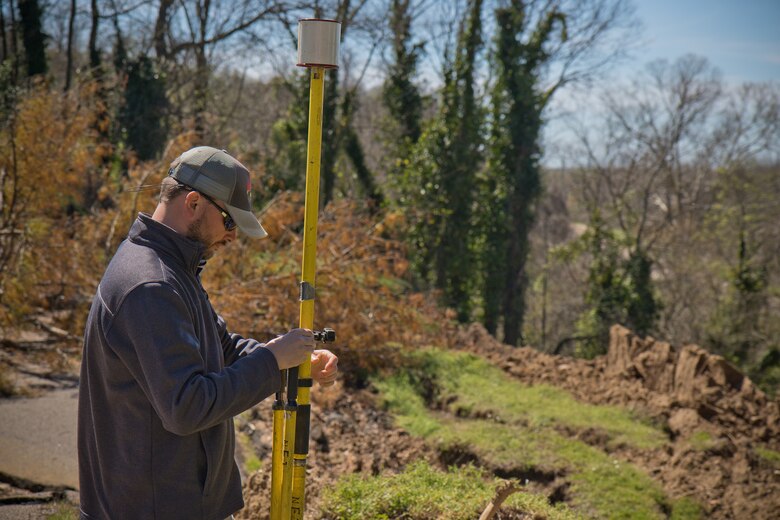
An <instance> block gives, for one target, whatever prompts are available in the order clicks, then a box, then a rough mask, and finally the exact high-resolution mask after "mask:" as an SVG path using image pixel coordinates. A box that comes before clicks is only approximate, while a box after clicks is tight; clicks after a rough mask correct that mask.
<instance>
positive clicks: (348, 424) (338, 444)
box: [236, 385, 432, 520]
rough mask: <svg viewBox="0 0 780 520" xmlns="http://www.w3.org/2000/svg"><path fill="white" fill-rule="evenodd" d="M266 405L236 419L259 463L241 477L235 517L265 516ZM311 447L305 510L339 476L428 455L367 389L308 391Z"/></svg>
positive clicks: (379, 470)
mask: <svg viewBox="0 0 780 520" xmlns="http://www.w3.org/2000/svg"><path fill="white" fill-rule="evenodd" d="M272 424H273V423H272V410H271V403H270V400H268V402H266V403H263V404H262V405H261V406H258V407H256V408H255V409H254V410H253V414H252V417H251V418H250V419H249V420H248V421H246V422H244V423H243V424H237V426H239V427H240V430H241V432H242V433H244V434H248V435H250V437H251V439H252V445H253V448H254V450H255V452H256V453H257V454H258V457H259V458H260V459H261V460H262V461H264V462H263V468H262V469H261V470H259V471H256V472H255V473H253V474H252V475H250V476H249V477H248V478H246V479H245V480H244V482H245V484H244V500H245V502H246V507H244V509H243V510H241V511H240V512H239V513H238V514H237V515H236V518H237V519H239V520H240V519H247V520H249V519H261V520H262V519H267V518H269V513H270V508H269V504H270V503H271V498H270V487H271V464H270V461H271V450H272V435H271V434H272ZM311 441H312V442H311V448H310V452H309V458H308V470H307V479H306V504H307V506H306V509H307V511H315V510H316V509H317V505H318V502H319V500H320V495H321V491H322V489H323V487H324V486H325V485H327V484H333V483H334V482H336V480H337V479H338V477H339V476H342V475H349V474H355V473H362V474H367V475H378V474H379V473H382V472H384V471H400V470H402V469H403V468H404V467H405V466H406V465H407V464H409V463H410V462H413V461H416V460H421V459H426V460H431V456H432V454H431V453H429V450H428V449H427V448H426V446H425V445H424V443H423V442H422V441H421V440H420V439H417V438H414V437H412V436H410V435H409V434H408V433H407V432H406V431H404V430H401V429H399V428H397V427H395V426H394V425H393V418H392V417H391V416H390V415H389V414H388V413H386V412H384V411H382V410H381V409H379V407H378V406H377V403H376V399H375V396H374V395H373V394H371V393H370V392H369V391H368V390H365V389H363V390H355V389H344V388H343V387H342V386H340V385H337V386H336V387H335V388H332V389H328V390H322V389H319V388H315V390H314V392H312V431H311Z"/></svg>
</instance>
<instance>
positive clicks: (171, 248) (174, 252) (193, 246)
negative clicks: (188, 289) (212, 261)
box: [127, 213, 206, 274]
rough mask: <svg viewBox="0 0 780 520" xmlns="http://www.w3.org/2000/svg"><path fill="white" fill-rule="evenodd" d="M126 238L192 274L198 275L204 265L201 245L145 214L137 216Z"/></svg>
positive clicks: (203, 248)
mask: <svg viewBox="0 0 780 520" xmlns="http://www.w3.org/2000/svg"><path fill="white" fill-rule="evenodd" d="M127 238H128V240H130V241H131V242H133V243H134V244H138V245H142V246H146V247H149V248H151V249H154V250H155V251H158V252H160V253H163V254H165V255H167V256H170V257H172V258H173V259H174V260H176V261H177V262H179V263H181V264H182V265H183V266H184V267H185V268H186V269H187V270H188V271H189V272H191V273H193V274H197V273H199V271H200V269H199V267H200V268H202V264H203V263H205V262H204V261H203V253H204V252H205V249H206V248H205V247H204V246H203V244H201V243H200V242H198V241H197V240H192V239H191V238H187V237H186V236H184V235H182V234H181V233H179V232H177V231H175V230H174V229H173V228H170V227H168V226H166V225H165V224H163V223H162V222H158V221H156V220H154V219H153V218H152V217H151V215H149V214H147V213H139V214H138V218H137V219H136V220H135V222H133V225H132V227H131V228H130V232H129V233H128V235H127Z"/></svg>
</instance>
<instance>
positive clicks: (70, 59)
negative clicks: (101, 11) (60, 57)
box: [65, 0, 76, 92]
mask: <svg viewBox="0 0 780 520" xmlns="http://www.w3.org/2000/svg"><path fill="white" fill-rule="evenodd" d="M75 20H76V0H70V18H69V19H68V51H67V63H66V65H65V92H67V91H68V90H70V82H71V79H72V75H73V24H74V22H75Z"/></svg>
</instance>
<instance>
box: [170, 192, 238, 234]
mask: <svg viewBox="0 0 780 520" xmlns="http://www.w3.org/2000/svg"><path fill="white" fill-rule="evenodd" d="M179 186H181V187H182V188H186V189H187V190H189V191H198V190H196V189H194V188H193V187H192V186H188V185H186V184H181V183H180V184H179ZM198 193H199V194H200V195H203V198H204V199H206V200H207V201H209V202H211V204H213V205H214V207H215V208H217V209H218V210H219V212H220V213H221V214H222V223H223V224H225V231H233V230H234V229H236V226H237V225H238V224H236V221H235V220H233V217H231V216H230V214H229V213H228V212H227V211H225V210H224V209H222V208H221V207H220V206H219V204H217V203H216V202H214V199H212V198H211V197H209V196H208V195H206V194H205V193H203V192H202V191H198Z"/></svg>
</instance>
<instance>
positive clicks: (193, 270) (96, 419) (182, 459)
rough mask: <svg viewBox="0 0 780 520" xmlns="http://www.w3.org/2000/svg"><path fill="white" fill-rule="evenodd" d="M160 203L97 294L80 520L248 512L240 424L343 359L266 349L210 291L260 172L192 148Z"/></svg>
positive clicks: (141, 220)
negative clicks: (292, 374) (218, 308)
mask: <svg viewBox="0 0 780 520" xmlns="http://www.w3.org/2000/svg"><path fill="white" fill-rule="evenodd" d="M168 174H169V175H168V177H167V178H166V179H165V180H164V181H163V184H162V189H161V192H160V202H159V204H158V206H157V208H156V209H155V211H154V214H153V215H151V216H149V215H147V214H143V213H141V214H140V215H139V216H138V218H137V220H136V221H135V222H134V223H133V225H132V227H131V229H130V232H129V234H128V237H127V239H126V240H125V241H124V242H123V243H122V244H121V245H120V247H119V249H118V250H117V252H116V254H115V255H114V257H113V259H112V260H111V263H110V264H109V266H108V268H107V269H106V272H105V274H104V276H103V279H102V280H101V282H100V285H99V286H98V288H97V292H96V294H95V298H94V300H93V302H92V308H91V310H90V313H89V318H88V320H87V326H86V331H85V336H84V352H83V360H82V367H81V380H80V386H79V415H78V430H79V431H78V448H79V482H80V494H81V518H82V519H101V520H107V519H124V518H127V519H165V520H169V519H179V518H181V519H196V518H199V519H206V520H221V519H223V518H226V517H230V516H231V515H232V514H233V513H234V512H236V511H237V510H239V509H241V508H242V507H243V505H244V503H243V499H242V496H241V482H240V477H239V473H238V467H237V466H236V463H235V460H234V447H235V437H234V431H233V417H234V416H235V415H237V414H239V413H241V412H242V411H244V410H246V409H248V408H250V407H252V406H254V405H255V404H257V403H258V402H260V401H262V400H263V399H265V398H266V397H268V396H269V395H271V394H272V393H274V392H276V391H277V390H278V389H279V387H280V384H281V380H280V379H281V378H280V370H282V369H286V368H290V367H293V366H297V365H299V364H301V363H302V362H303V361H304V360H305V359H306V358H307V357H308V356H310V357H311V360H312V377H313V379H314V380H315V381H317V382H319V383H320V384H321V385H330V384H333V382H334V380H335V378H336V372H337V362H338V359H337V358H336V356H335V355H334V354H332V353H331V352H329V351H327V350H314V339H313V333H312V331H310V330H306V329H294V330H292V331H290V332H288V333H287V334H285V335H283V336H280V337H277V338H275V339H273V340H271V341H269V342H268V343H266V344H264V345H263V344H261V343H258V342H257V341H255V340H253V339H246V338H242V337H241V336H239V335H237V334H233V333H230V332H228V330H227V327H226V325H225V321H224V320H223V319H222V318H221V317H220V316H218V315H217V314H216V313H215V312H214V309H213V308H212V307H211V304H210V303H209V300H208V295H207V294H206V292H205V291H204V290H203V287H202V285H201V283H200V271H201V269H202V267H203V264H204V262H205V260H206V259H208V258H210V257H211V256H212V255H214V254H215V253H216V252H217V251H218V250H219V249H220V248H221V247H222V246H224V245H227V244H228V243H230V242H232V241H233V240H235V238H236V234H237V229H236V228H237V227H238V228H240V229H241V231H242V232H244V233H246V234H247V235H249V236H251V237H255V238H261V237H264V236H265V235H266V233H265V230H264V229H263V228H262V226H261V225H260V222H259V221H258V220H257V218H256V217H255V216H254V215H253V214H252V212H251V205H250V202H249V191H250V181H249V172H248V171H247V169H246V168H245V167H244V166H243V165H242V164H241V163H240V162H238V161H237V160H236V159H234V158H233V157H231V156H230V155H228V154H227V153H226V152H225V151H221V150H217V149H215V148H210V147H198V148H193V149H192V150H189V151H187V152H185V153H184V154H182V155H181V156H180V157H179V158H177V159H176V160H175V161H174V162H173V163H172V164H171V169H170V170H169V172H168Z"/></svg>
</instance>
